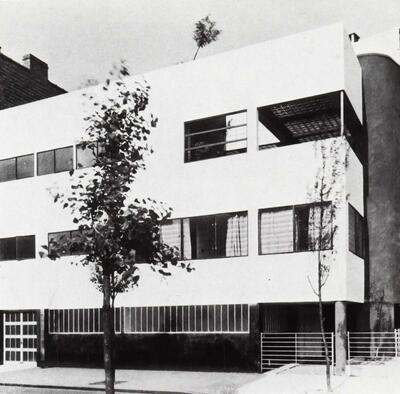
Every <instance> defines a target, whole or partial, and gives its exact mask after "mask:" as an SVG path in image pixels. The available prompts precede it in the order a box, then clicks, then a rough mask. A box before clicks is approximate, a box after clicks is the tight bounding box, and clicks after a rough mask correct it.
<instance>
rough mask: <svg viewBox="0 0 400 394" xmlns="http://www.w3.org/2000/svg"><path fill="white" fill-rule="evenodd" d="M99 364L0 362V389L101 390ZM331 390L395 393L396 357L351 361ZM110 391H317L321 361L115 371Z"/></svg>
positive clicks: (57, 393)
mask: <svg viewBox="0 0 400 394" xmlns="http://www.w3.org/2000/svg"><path fill="white" fill-rule="evenodd" d="M103 385H104V372H103V370H102V369H89V368H85V369H83V368H44V369H42V368H37V367H30V368H26V367H25V368H18V369H13V368H10V367H7V366H0V393H29V394H30V393H32V394H34V393H38V394H39V393H49V394H51V393H53V394H61V393H66V394H67V393H68V394H82V393H83V394H84V393H88V392H90V393H101V392H102V387H104V386H103ZM332 387H333V392H334V393H336V394H395V393H396V394H397V393H400V358H398V359H392V360H388V361H382V362H365V363H360V364H359V365H351V366H350V367H349V369H348V373H347V375H345V376H332ZM115 389H116V392H129V393H145V394H321V393H326V381H325V370H324V366H310V365H297V364H291V365H287V366H285V367H282V368H280V369H277V370H274V371H270V372H268V373H264V374H256V373H223V372H186V371H149V370H143V371H142V370H117V372H116V385H115Z"/></svg>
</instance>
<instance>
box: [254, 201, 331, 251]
mask: <svg viewBox="0 0 400 394" xmlns="http://www.w3.org/2000/svg"><path fill="white" fill-rule="evenodd" d="M331 219H332V204H331V203H330V202H324V203H322V204H321V203H315V204H307V205H298V206H293V207H283V208H273V209H263V210H260V211H259V254H274V253H288V252H304V251H313V250H327V249H331V248H332V220H331ZM320 229H321V231H320Z"/></svg>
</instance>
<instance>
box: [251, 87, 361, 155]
mask: <svg viewBox="0 0 400 394" xmlns="http://www.w3.org/2000/svg"><path fill="white" fill-rule="evenodd" d="M340 93H341V92H340V91H337V92H332V93H327V94H322V95H318V96H312V97H306V98H302V99H298V100H292V101H286V102H282V103H278V104H272V105H268V106H265V107H261V108H259V109H258V115H259V121H260V122H261V123H262V124H263V125H264V126H265V128H266V130H264V131H263V132H266V133H271V134H273V136H274V137H275V141H272V142H271V143H266V144H261V146H260V147H261V148H269V147H273V146H282V145H290V144H296V143H299V142H305V141H313V140H316V139H322V138H329V137H335V136H338V135H340V132H341V122H342V116H341V114H342V111H343V119H344V120H345V121H344V123H345V124H344V132H345V134H346V135H348V136H351V134H352V132H351V131H352V130H353V129H355V128H360V127H361V124H360V122H359V120H358V118H357V115H356V114H355V112H354V109H353V107H352V105H351V104H350V101H349V100H348V98H347V96H346V94H344V105H343V108H341V103H340V101H341V100H340ZM276 139H277V140H278V141H277V140H276Z"/></svg>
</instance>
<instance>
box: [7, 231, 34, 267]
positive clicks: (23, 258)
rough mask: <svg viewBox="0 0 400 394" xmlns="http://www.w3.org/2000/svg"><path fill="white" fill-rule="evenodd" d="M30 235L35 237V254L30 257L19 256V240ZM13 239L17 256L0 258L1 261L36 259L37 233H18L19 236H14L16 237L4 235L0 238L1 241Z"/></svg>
mask: <svg viewBox="0 0 400 394" xmlns="http://www.w3.org/2000/svg"><path fill="white" fill-rule="evenodd" d="M28 237H33V246H34V247H33V256H30V257H19V256H18V240H19V239H20V238H28ZM6 239H9V240H12V241H13V244H14V250H15V258H11V259H7V258H6V259H2V258H0V261H22V260H33V259H36V236H35V234H29V235H18V236H14V237H4V238H0V241H2V240H6Z"/></svg>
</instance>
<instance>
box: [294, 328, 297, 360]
mask: <svg viewBox="0 0 400 394" xmlns="http://www.w3.org/2000/svg"><path fill="white" fill-rule="evenodd" d="M294 362H295V363H296V364H297V332H295V333H294Z"/></svg>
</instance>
